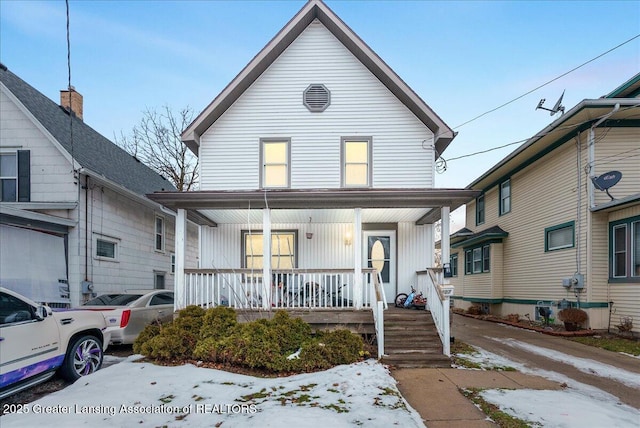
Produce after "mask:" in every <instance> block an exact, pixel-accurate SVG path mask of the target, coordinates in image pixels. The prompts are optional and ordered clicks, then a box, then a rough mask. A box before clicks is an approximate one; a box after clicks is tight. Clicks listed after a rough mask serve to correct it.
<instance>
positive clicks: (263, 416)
mask: <svg viewBox="0 0 640 428" xmlns="http://www.w3.org/2000/svg"><path fill="white" fill-rule="evenodd" d="M106 358H107V359H111V358H113V357H106ZM136 358H139V356H132V357H129V358H127V359H126V360H124V361H122V362H120V363H118V364H115V365H112V366H110V367H107V368H105V369H103V370H100V371H98V372H96V373H95V374H93V375H91V376H89V377H86V378H82V379H80V380H78V381H77V382H76V383H75V384H73V385H71V386H69V387H67V388H65V389H63V390H61V391H58V392H55V393H53V394H51V395H49V396H47V397H45V398H42V399H40V400H38V401H35V402H33V403H30V404H28V405H25V406H24V407H22V408H21V410H22V411H23V413H22V414H18V413H14V414H10V415H5V416H3V417H2V419H1V420H0V425H1V426H2V428H9V427H20V428H23V427H32V426H33V427H35V426H58V427H77V426H94V427H132V426H145V427H146V426H151V427H161V426H168V427H204V426H208V427H215V426H222V427H224V428H227V427H296V428H304V427H327V426H329V427H355V426H370V427H391V426H401V427H422V426H424V425H423V423H422V419H421V418H420V415H418V413H417V412H415V411H414V410H413V409H411V408H410V407H409V406H408V404H407V403H406V402H405V400H404V398H403V397H402V396H401V395H400V393H399V392H398V389H397V388H396V381H395V380H394V379H393V378H392V377H391V375H390V374H389V371H388V370H387V369H386V367H385V366H383V365H382V364H379V363H377V362H375V361H374V360H368V361H365V362H361V363H357V364H351V365H343V366H338V367H334V368H332V369H330V370H326V371H323V372H319V373H310V374H301V375H295V376H289V377H281V378H256V377H251V376H244V375H238V374H233V373H228V372H225V371H220V370H214V369H207V368H200V367H196V366H193V365H184V366H178V367H162V366H156V365H153V364H150V363H138V362H135V361H134V360H135V359H136ZM16 410H17V409H16ZM25 412H28V413H25Z"/></svg>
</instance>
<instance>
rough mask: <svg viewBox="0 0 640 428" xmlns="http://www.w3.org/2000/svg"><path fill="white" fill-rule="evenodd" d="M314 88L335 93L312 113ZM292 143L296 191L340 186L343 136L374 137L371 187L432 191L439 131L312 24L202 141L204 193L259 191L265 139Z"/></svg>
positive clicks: (336, 42) (202, 181) (319, 26)
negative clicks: (307, 99)
mask: <svg viewBox="0 0 640 428" xmlns="http://www.w3.org/2000/svg"><path fill="white" fill-rule="evenodd" d="M309 84H323V85H325V86H326V87H327V89H328V90H330V91H331V105H330V106H329V107H328V108H327V109H326V110H324V111H323V112H315V113H312V112H310V111H309V110H308V109H307V108H306V107H305V106H304V105H303V103H302V94H303V92H304V90H305V89H306V88H307V87H308V86H309ZM283 135H286V136H287V137H288V138H290V141H291V159H290V163H291V182H290V187H291V188H292V189H309V188H339V187H340V185H341V178H340V172H341V162H340V144H341V137H344V136H362V135H366V136H369V137H372V141H373V142H374V143H375V144H374V146H373V147H372V153H371V156H372V164H373V165H374V166H375V168H374V170H373V176H372V183H370V184H371V186H372V187H378V188H431V187H433V180H434V178H433V160H434V151H433V148H432V146H433V132H431V131H430V130H429V129H428V128H427V127H426V126H425V125H424V124H423V123H422V122H420V121H419V120H418V119H417V118H416V117H415V115H414V114H413V113H411V112H410V111H409V110H408V109H407V108H406V106H404V105H403V104H402V103H401V102H400V101H398V99H397V98H396V97H395V96H394V95H393V94H392V93H391V92H390V91H389V90H388V89H387V88H386V87H385V86H384V85H383V84H382V83H381V82H380V81H379V80H378V79H377V78H376V77H375V76H373V75H372V74H371V73H370V72H369V71H368V70H367V69H366V67H364V66H363V65H362V64H361V63H360V62H359V61H358V60H357V59H356V58H355V57H354V56H353V55H352V54H351V53H350V52H349V51H348V50H347V49H346V48H345V47H344V46H343V45H342V44H341V43H340V42H339V41H338V40H337V39H336V38H335V37H334V36H333V35H332V34H331V33H330V32H329V31H328V30H327V29H326V28H325V27H324V26H323V25H322V24H321V23H319V22H314V23H312V24H311V25H309V27H307V29H306V30H305V31H304V32H303V33H302V34H301V35H300V36H299V37H298V38H297V39H296V40H295V41H294V42H293V43H292V44H291V45H290V46H289V47H288V48H287V49H286V50H285V51H284V52H283V53H282V54H281V55H280V56H279V57H278V59H276V61H275V62H274V63H273V64H271V66H270V67H269V68H268V69H267V70H266V71H265V72H264V73H263V74H262V75H261V76H260V77H259V78H258V79H257V80H256V81H255V82H254V83H253V85H252V86H251V87H250V88H249V89H247V90H246V91H245V92H244V94H243V95H242V96H240V98H238V100H237V101H236V102H235V103H234V104H233V105H232V106H231V107H230V108H229V109H228V110H227V111H226V112H225V113H224V114H223V115H222V116H221V117H220V118H219V119H218V120H217V121H216V123H214V124H213V125H212V126H211V127H210V128H209V129H208V130H207V131H206V132H205V133H204V134H203V135H202V136H201V138H200V165H201V189H202V190H244V189H257V188H259V186H260V169H259V165H260V157H259V156H260V153H259V151H260V150H259V141H260V139H261V138H279V137H282V136H283Z"/></svg>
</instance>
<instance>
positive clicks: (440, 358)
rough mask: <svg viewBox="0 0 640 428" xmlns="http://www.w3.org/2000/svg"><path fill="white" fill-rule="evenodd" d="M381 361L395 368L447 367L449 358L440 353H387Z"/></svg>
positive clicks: (449, 362)
mask: <svg viewBox="0 0 640 428" xmlns="http://www.w3.org/2000/svg"><path fill="white" fill-rule="evenodd" d="M381 362H382V363H384V364H388V365H390V366H393V367H397V368H422V367H429V368H449V367H451V359H450V358H449V357H447V356H445V355H442V353H441V352H440V353H421V354H415V353H414V354H389V355H385V356H384V357H383V358H382V359H381Z"/></svg>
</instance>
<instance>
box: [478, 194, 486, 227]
mask: <svg viewBox="0 0 640 428" xmlns="http://www.w3.org/2000/svg"><path fill="white" fill-rule="evenodd" d="M480 224H484V195H480V196H478V198H477V199H476V226H478V225H480Z"/></svg>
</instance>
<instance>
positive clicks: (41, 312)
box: [36, 305, 48, 321]
mask: <svg viewBox="0 0 640 428" xmlns="http://www.w3.org/2000/svg"><path fill="white" fill-rule="evenodd" d="M47 315H48V313H47V308H46V307H45V306H42V305H40V306H38V307H37V308H36V319H37V320H38V321H42V320H44V319H45V318H46V317H47Z"/></svg>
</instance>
